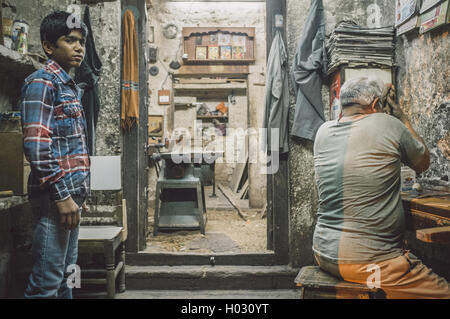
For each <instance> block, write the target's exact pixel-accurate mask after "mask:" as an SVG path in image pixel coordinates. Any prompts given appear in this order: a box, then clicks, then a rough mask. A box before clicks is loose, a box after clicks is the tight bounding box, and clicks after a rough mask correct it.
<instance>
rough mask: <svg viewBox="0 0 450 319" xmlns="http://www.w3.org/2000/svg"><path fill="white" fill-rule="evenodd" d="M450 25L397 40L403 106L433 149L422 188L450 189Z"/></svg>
mask: <svg viewBox="0 0 450 319" xmlns="http://www.w3.org/2000/svg"><path fill="white" fill-rule="evenodd" d="M449 30H450V25H446V26H444V27H441V28H439V29H436V30H433V31H430V32H428V33H425V34H423V35H418V34H417V32H412V33H410V34H406V35H402V36H401V37H400V38H398V39H397V44H396V53H397V55H396V60H397V64H398V66H399V68H398V74H397V90H398V97H399V102H400V105H401V106H402V108H403V110H404V111H405V113H407V114H408V117H409V119H410V121H411V124H412V125H413V127H414V128H415V129H416V130H417V133H418V134H419V135H420V136H421V137H422V138H423V139H424V140H425V143H426V144H427V146H428V148H429V150H430V155H431V158H430V168H429V169H428V170H427V171H426V172H424V173H422V174H421V175H420V176H418V181H419V182H420V183H422V184H423V185H422V186H425V187H428V188H435V189H444V190H447V191H448V190H449V189H450V182H449V178H450V175H449V174H450V173H449V172H450V133H449V128H450V124H449V123H450V93H449V92H450V87H449V82H448V77H449V74H450V63H449V56H448V52H449V42H450V39H449V37H448V33H449Z"/></svg>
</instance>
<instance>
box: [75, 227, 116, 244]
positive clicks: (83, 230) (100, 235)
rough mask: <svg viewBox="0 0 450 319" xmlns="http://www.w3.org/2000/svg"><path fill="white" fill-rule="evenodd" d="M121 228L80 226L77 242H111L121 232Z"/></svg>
mask: <svg viewBox="0 0 450 319" xmlns="http://www.w3.org/2000/svg"><path fill="white" fill-rule="evenodd" d="M122 229H123V228H122V227H115V226H81V227H80V234H79V236H78V240H79V241H93V240H96V241H103V240H112V239H113V238H115V237H117V236H118V235H119V234H120V233H121V232H122Z"/></svg>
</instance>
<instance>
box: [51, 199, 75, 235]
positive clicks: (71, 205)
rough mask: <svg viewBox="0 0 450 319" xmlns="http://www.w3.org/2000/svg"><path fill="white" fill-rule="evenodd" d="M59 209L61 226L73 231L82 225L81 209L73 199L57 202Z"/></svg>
mask: <svg viewBox="0 0 450 319" xmlns="http://www.w3.org/2000/svg"><path fill="white" fill-rule="evenodd" d="M56 207H57V208H58V212H59V216H60V223H61V226H62V227H64V228H66V229H68V230H72V229H74V228H76V227H77V226H78V224H79V223H80V219H81V216H80V207H78V205H77V204H76V203H75V202H74V201H73V199H72V197H69V198H67V199H66V200H63V201H60V202H56Z"/></svg>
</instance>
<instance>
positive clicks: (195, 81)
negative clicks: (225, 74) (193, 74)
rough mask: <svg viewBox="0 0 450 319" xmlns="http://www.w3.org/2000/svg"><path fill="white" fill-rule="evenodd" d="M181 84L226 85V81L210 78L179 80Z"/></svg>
mask: <svg viewBox="0 0 450 319" xmlns="http://www.w3.org/2000/svg"><path fill="white" fill-rule="evenodd" d="M179 81H180V83H181V84H199V83H205V84H213V83H214V84H217V83H227V79H211V78H200V79H192V78H190V79H179Z"/></svg>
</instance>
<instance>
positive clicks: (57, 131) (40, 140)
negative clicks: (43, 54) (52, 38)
mask: <svg viewBox="0 0 450 319" xmlns="http://www.w3.org/2000/svg"><path fill="white" fill-rule="evenodd" d="M80 99H81V90H80V89H79V88H78V86H77V85H76V84H75V82H74V81H73V80H72V78H71V77H70V76H69V75H68V74H67V73H66V72H65V71H64V70H63V69H62V68H61V67H60V66H59V65H58V64H57V63H56V62H54V61H52V60H48V62H47V64H46V65H45V67H44V68H43V69H41V70H38V71H36V72H34V73H33V74H31V75H30V76H29V77H28V78H27V79H25V83H24V85H23V87H22V97H21V104H20V107H21V112H22V128H23V138H24V140H23V145H24V153H25V157H26V158H27V160H28V161H29V162H30V166H31V174H30V176H29V179H28V194H29V197H30V198H32V197H36V196H39V195H41V194H43V193H50V197H51V199H53V200H56V201H58V200H64V199H66V198H68V197H69V196H71V195H77V196H85V195H87V194H88V193H89V174H90V172H89V171H90V160H89V152H88V146H87V139H86V132H87V130H86V121H85V117H84V111H83V107H82V106H81V103H80Z"/></svg>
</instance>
